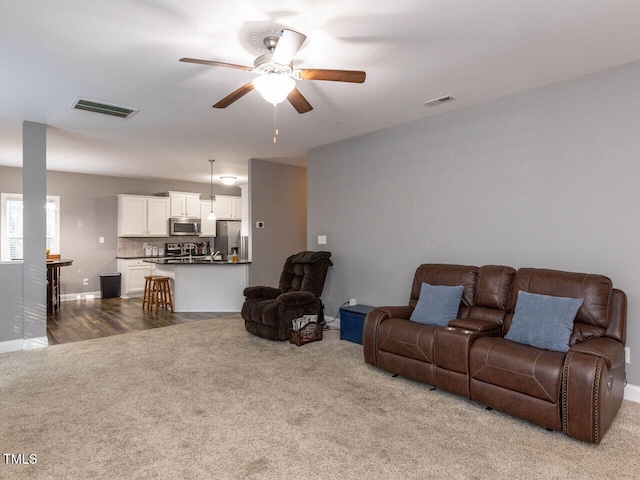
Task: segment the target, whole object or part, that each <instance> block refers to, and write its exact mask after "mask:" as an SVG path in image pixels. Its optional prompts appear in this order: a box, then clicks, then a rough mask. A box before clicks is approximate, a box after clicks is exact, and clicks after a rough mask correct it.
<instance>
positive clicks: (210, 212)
mask: <svg viewBox="0 0 640 480" xmlns="http://www.w3.org/2000/svg"><path fill="white" fill-rule="evenodd" d="M213 162H215V160H214V159H211V160H209V163H210V164H211V192H210V195H209V206H210V208H211V209H210V211H209V215H207V220H215V219H216V214H215V213H213V202H214V201H215V200H216V197H215V195H214V194H213Z"/></svg>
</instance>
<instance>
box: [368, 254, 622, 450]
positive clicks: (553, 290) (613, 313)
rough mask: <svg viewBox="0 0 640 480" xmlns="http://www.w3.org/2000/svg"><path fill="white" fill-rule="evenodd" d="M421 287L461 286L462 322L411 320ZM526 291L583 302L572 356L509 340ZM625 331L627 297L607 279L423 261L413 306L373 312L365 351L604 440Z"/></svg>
mask: <svg viewBox="0 0 640 480" xmlns="http://www.w3.org/2000/svg"><path fill="white" fill-rule="evenodd" d="M423 283H427V284H429V285H444V286H458V285H462V287H463V290H462V300H461V302H460V307H459V310H458V315H457V317H458V318H456V319H453V320H451V321H449V322H448V325H446V326H434V325H425V324H421V323H415V322H413V321H411V320H410V319H409V318H410V317H411V314H412V312H413V311H414V309H415V307H416V304H417V303H418V299H419V295H420V291H421V287H422V284H423ZM521 291H522V292H528V293H531V294H539V295H546V296H553V297H569V298H570V299H583V302H582V304H581V306H580V307H579V310H578V311H577V314H576V316H575V320H574V322H573V332H572V333H571V334H570V333H569V332H567V334H566V335H567V337H568V336H569V334H570V340H569V344H568V346H567V348H568V351H566V352H561V351H552V350H547V349H543V348H539V347H536V346H532V345H527V344H523V343H518V342H515V341H512V340H508V339H505V338H504V336H505V335H507V334H508V332H509V329H510V328H511V325H512V320H513V317H514V312H515V311H516V304H517V300H518V297H519V292H521ZM576 308H577V307H576ZM625 335H626V296H625V294H624V292H622V291H621V290H618V289H614V288H613V286H612V283H611V280H610V279H609V278H607V277H605V276H602V275H592V274H583V273H570V272H563V271H556V270H545V269H535V268H521V269H519V270H518V271H515V270H514V269H513V268H511V267H506V266H497V265H487V266H484V267H474V266H463V265H443V264H425V265H421V266H420V267H418V269H417V270H416V274H415V276H414V280H413V286H412V289H411V297H410V300H409V305H408V306H399V307H378V308H376V309H375V310H373V311H372V312H371V313H369V315H367V317H366V319H365V323H364V329H363V347H364V358H365V361H366V362H367V363H369V364H371V365H375V366H378V367H380V368H382V369H384V370H387V371H389V372H392V373H395V374H399V375H402V376H404V377H408V378H411V379H414V380H417V381H420V382H425V383H428V384H431V385H435V386H436V387H438V388H441V389H443V390H447V391H450V392H453V393H456V394H458V395H463V396H465V397H468V398H471V399H473V400H475V401H478V402H479V403H482V404H484V405H487V406H489V407H492V408H495V409H496V410H500V411H502V412H505V413H508V414H510V415H513V416H516V417H520V418H522V419H524V420H527V421H529V422H533V423H535V424H538V425H541V426H543V427H546V428H548V429H552V430H558V431H563V432H564V433H566V434H567V435H570V436H572V437H575V438H577V439H579V440H584V441H587V442H591V443H600V440H601V439H602V436H603V435H604V433H605V432H606V431H607V429H608V428H609V426H610V425H611V423H612V422H613V419H614V418H615V416H616V414H617V412H618V410H619V408H620V405H621V403H622V398H623V395H624V386H625V363H624V343H625Z"/></svg>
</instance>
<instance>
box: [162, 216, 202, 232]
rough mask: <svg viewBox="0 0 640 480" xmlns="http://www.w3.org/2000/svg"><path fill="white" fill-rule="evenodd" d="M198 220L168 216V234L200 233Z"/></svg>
mask: <svg viewBox="0 0 640 480" xmlns="http://www.w3.org/2000/svg"><path fill="white" fill-rule="evenodd" d="M200 231H201V230H200V220H198V219H197V218H196V219H191V218H170V219H169V235H200Z"/></svg>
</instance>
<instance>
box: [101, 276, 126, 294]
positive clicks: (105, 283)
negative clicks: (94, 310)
mask: <svg viewBox="0 0 640 480" xmlns="http://www.w3.org/2000/svg"><path fill="white" fill-rule="evenodd" d="M121 275H122V274H121V273H120V272H116V273H101V274H100V295H101V296H102V298H115V297H119V296H120V277H121Z"/></svg>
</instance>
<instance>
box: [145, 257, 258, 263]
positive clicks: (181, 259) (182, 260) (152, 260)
mask: <svg viewBox="0 0 640 480" xmlns="http://www.w3.org/2000/svg"><path fill="white" fill-rule="evenodd" d="M144 261H145V262H147V263H155V264H157V265H247V264H249V263H251V262H250V261H249V260H240V261H238V262H237V263H233V262H228V261H226V260H207V259H205V258H204V257H192V258H189V257H177V258H175V257H174V258H146V259H145V260H144Z"/></svg>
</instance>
